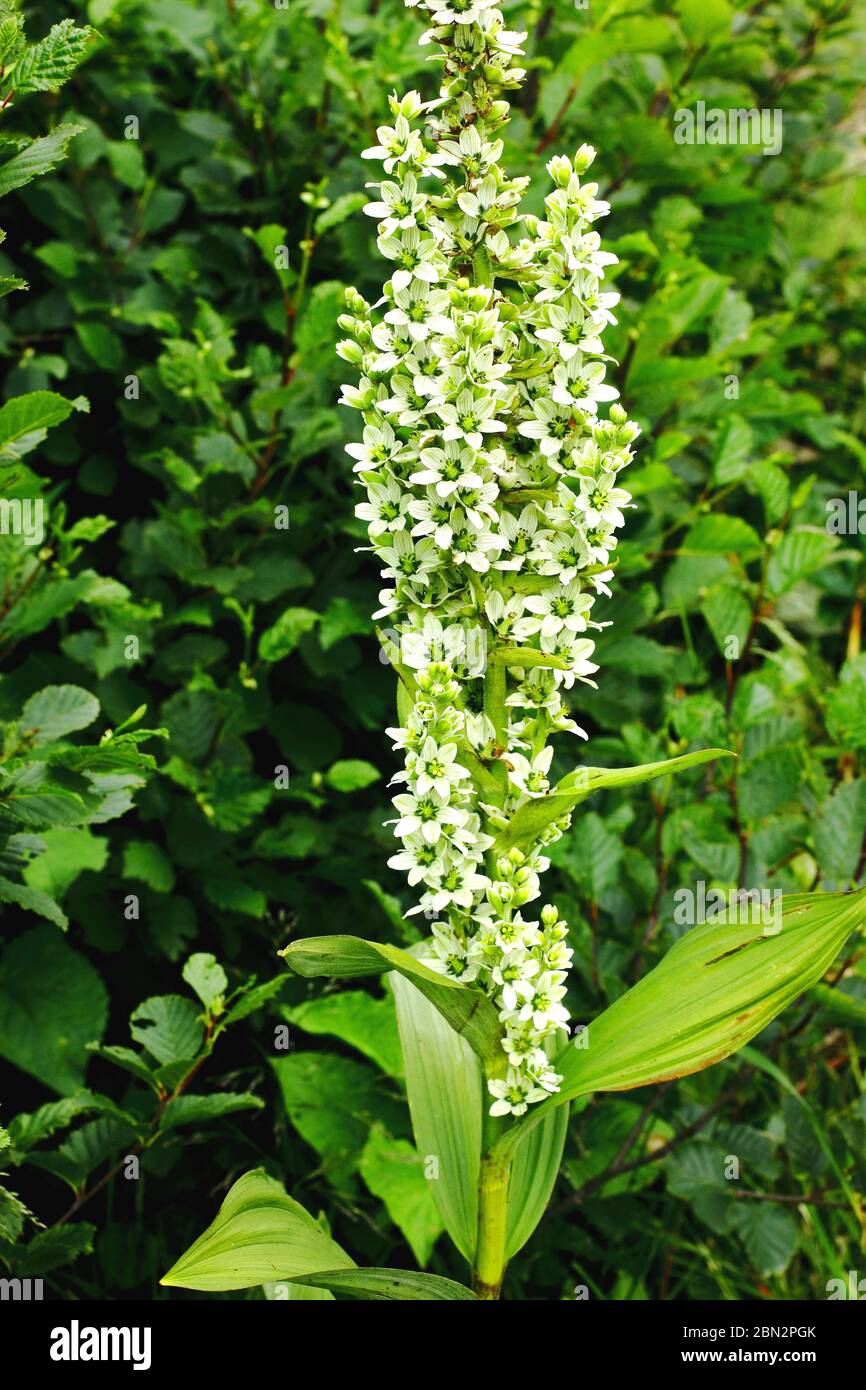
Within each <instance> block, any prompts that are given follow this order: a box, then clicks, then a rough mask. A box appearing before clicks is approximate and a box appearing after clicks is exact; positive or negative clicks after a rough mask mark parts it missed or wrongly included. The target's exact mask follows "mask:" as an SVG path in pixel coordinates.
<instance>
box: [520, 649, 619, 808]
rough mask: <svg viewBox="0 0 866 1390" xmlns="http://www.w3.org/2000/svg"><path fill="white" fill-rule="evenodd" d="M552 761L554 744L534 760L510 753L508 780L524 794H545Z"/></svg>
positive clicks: (549, 745) (531, 795)
mask: <svg viewBox="0 0 866 1390" xmlns="http://www.w3.org/2000/svg"><path fill="white" fill-rule="evenodd" d="M595 669H596V670H597V669H598V668H597V667H596V668H595ZM552 761H553V745H552V744H548V745H547V747H546V748H542V750H541V752H540V753H536V755H535V757H534V758H533V759H532V761H530V760H529V758H525V757H524V756H523V754H522V753H509V754H508V758H507V762H506V766H507V767H508V780H509V782H510V783H511V784H512V786H515V787H517V789H518V791H520V792H521V793H522V794H523V795H524V796H530V797H533V796H544V793H545V792H546V791H547V790H548V789H549V787H550V783H549V781H548V780H547V774H548V772H549V771H550V764H551V762H552Z"/></svg>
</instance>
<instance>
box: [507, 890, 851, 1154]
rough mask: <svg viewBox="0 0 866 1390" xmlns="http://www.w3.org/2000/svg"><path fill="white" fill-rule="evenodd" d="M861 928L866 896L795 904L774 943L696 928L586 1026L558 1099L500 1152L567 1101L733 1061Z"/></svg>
mask: <svg viewBox="0 0 866 1390" xmlns="http://www.w3.org/2000/svg"><path fill="white" fill-rule="evenodd" d="M864 920H866V889H862V890H861V891H860V892H858V893H847V894H846V893H811V894H809V893H804V894H798V895H796V896H791V897H789V898H787V899H786V901H785V902H784V904H783V910H782V925H781V929H780V930H779V931H778V933H776V934H769V933H763V932H762V931H761V929H760V926H755V925H752V924H749V923H745V924H736V925H734V924H720V923H717V922H708V923H705V924H704V925H703V926H699V927H694V928H693V929H692V930H691V931H690V932H688V933H687V934H686V935H685V936H684V937H682V938H681V939H680V940H679V941H678V942H677V943H676V945H675V946H674V947H673V948H672V949H671V950H670V951H669V952H668V954H667V955H666V956H665V958H664V960H663V961H662V962H661V964H660V965H658V966H657V967H656V969H655V970H653V971H651V972H650V974H649V975H646V976H645V977H644V979H642V980H641V981H640V982H639V983H638V984H637V985H635V986H634V988H633V989H630V990H629V991H628V993H627V994H624V995H623V996H622V997H621V998H620V999H617V1000H616V1002H615V1003H614V1004H612V1005H611V1006H610V1008H609V1009H606V1010H605V1011H604V1013H603V1014H601V1015H600V1017H599V1018H597V1019H595V1020H594V1021H593V1022H592V1023H591V1024H590V1026H589V1034H588V1038H587V1040H586V1041H587V1046H586V1047H585V1048H575V1047H574V1046H569V1047H567V1048H565V1049H563V1051H562V1052H560V1053H559V1054H558V1056H557V1057H556V1059H555V1061H554V1065H555V1067H556V1069H557V1071H558V1072H560V1073H561V1075H562V1077H563V1083H562V1088H561V1090H560V1091H559V1093H558V1094H557V1095H556V1096H553V1097H551V1099H550V1100H549V1101H544V1102H542V1104H541V1105H540V1106H537V1107H536V1108H535V1110H534V1111H530V1113H529V1114H528V1115H527V1116H526V1117H525V1119H522V1120H520V1121H518V1123H517V1124H516V1125H515V1126H514V1128H513V1129H511V1130H510V1131H509V1132H508V1133H507V1134H506V1135H505V1136H504V1139H503V1140H502V1141H500V1142H501V1145H502V1148H503V1150H508V1149H511V1148H513V1146H514V1145H515V1144H517V1143H519V1142H520V1140H521V1138H522V1137H523V1136H525V1135H526V1134H528V1133H529V1132H530V1130H531V1129H532V1128H533V1127H534V1126H535V1125H536V1124H538V1123H540V1122H541V1120H542V1119H543V1118H544V1117H545V1114H546V1113H547V1112H548V1111H549V1110H550V1109H553V1108H554V1107H555V1106H556V1105H561V1104H562V1103H563V1102H564V1101H566V1100H570V1099H573V1098H574V1097H576V1096H580V1095H585V1094H587V1093H588V1092H590V1091H625V1090H629V1089H631V1088H632V1087H634V1086H647V1085H651V1084H654V1083H657V1082H660V1081H668V1080H671V1079H672V1078H675V1077H679V1076H688V1075H689V1073H691V1072H696V1071H701V1070H702V1069H703V1068H704V1067H708V1066H711V1065H712V1064H713V1062H719V1061H721V1060H722V1058H724V1057H728V1056H729V1055H730V1054H731V1053H732V1052H736V1051H737V1049H738V1048H740V1047H742V1046H743V1044H744V1043H747V1042H748V1041H749V1039H750V1038H753V1037H754V1036H755V1035H756V1033H759V1032H760V1031H761V1029H763V1028H765V1027H766V1026H767V1024H768V1023H770V1022H771V1021H772V1019H774V1018H775V1017H776V1015H777V1014H779V1013H781V1012H782V1010H783V1009H784V1008H785V1007H786V1006H787V1005H788V1004H790V1003H791V1002H792V1001H793V1000H794V999H796V998H797V996H798V995H800V994H802V993H803V992H804V991H805V990H808V989H810V988H811V987H812V986H813V985H814V984H815V983H816V982H817V981H818V980H820V978H821V976H822V975H823V974H824V972H825V970H827V969H828V967H829V966H830V965H831V964H832V962H833V960H834V958H835V956H836V954H837V953H838V951H839V950H840V948H841V947H842V945H843V944H844V942H845V941H846V939H847V938H848V936H849V935H850V933H851V932H852V931H854V930H855V928H857V927H859V926H861V925H862V924H863V922H864Z"/></svg>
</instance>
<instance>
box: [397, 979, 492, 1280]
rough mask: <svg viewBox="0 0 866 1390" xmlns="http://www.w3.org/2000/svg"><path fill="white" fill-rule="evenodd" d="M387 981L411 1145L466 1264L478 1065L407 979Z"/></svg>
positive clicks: (475, 1164)
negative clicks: (391, 993) (411, 1132)
mask: <svg viewBox="0 0 866 1390" xmlns="http://www.w3.org/2000/svg"><path fill="white" fill-rule="evenodd" d="M410 959H411V957H410ZM391 983H392V987H393V990H394V1000H395V1003H396V1005H397V1024H398V1027H399V1029H400V1041H401V1043H402V1046H403V1062H404V1065H405V1068H406V1091H407V1094H408V1097H409V1110H410V1113H411V1115H412V1128H413V1130H414V1133H415V1143H416V1145H417V1148H418V1153H419V1155H420V1157H421V1160H422V1162H423V1163H424V1166H425V1174H426V1173H430V1174H431V1176H429V1177H428V1183H429V1186H430V1190H431V1192H432V1194H433V1200H434V1201H435V1203H436V1206H437V1208H438V1210H439V1214H440V1216H441V1217H442V1222H443V1224H444V1226H445V1229H446V1231H447V1232H448V1234H449V1235H450V1237H451V1239H452V1240H453V1241H454V1244H455V1245H456V1246H457V1249H458V1250H459V1251H460V1253H461V1255H463V1256H464V1257H465V1258H466V1259H467V1260H468V1261H469V1262H470V1263H471V1262H472V1258H473V1255H474V1253H475V1242H476V1238H477V1226H478V1192H477V1188H478V1173H479V1169H480V1166H481V1106H482V1094H483V1093H482V1086H483V1081H482V1072H481V1066H480V1064H479V1061H478V1058H477V1057H476V1056H475V1053H474V1052H473V1051H472V1049H471V1047H470V1046H469V1044H468V1043H467V1042H465V1041H464V1039H463V1038H461V1037H458V1035H457V1034H456V1033H455V1032H454V1030H453V1029H452V1028H450V1027H449V1026H448V1024H447V1023H446V1021H445V1019H444V1018H443V1017H442V1015H441V1014H440V1013H438V1012H437V1011H436V1009H435V1008H434V1007H433V1005H432V1004H431V1003H429V1001H428V1000H427V999H425V998H424V997H423V995H421V994H419V993H418V990H417V989H415V988H414V987H413V985H412V984H410V983H409V981H408V979H404V978H402V977H401V976H400V975H394V976H393V977H392V981H391ZM431 1159H432V1160H435V1163H431V1162H430V1160H431ZM433 1175H435V1176H433Z"/></svg>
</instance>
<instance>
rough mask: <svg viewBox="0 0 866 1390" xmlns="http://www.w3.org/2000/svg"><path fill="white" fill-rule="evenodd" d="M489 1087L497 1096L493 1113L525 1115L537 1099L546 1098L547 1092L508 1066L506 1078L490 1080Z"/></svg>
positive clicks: (493, 1094) (491, 1109) (491, 1108)
mask: <svg viewBox="0 0 866 1390" xmlns="http://www.w3.org/2000/svg"><path fill="white" fill-rule="evenodd" d="M487 1089H488V1091H489V1092H490V1094H491V1095H492V1096H494V1097H495V1100H494V1102H493V1104H492V1105H491V1107H490V1113H491V1115H525V1114H526V1111H527V1109H528V1108H529V1106H530V1105H532V1104H533V1103H534V1102H535V1101H538V1100H546V1098H547V1092H546V1091H545V1090H544V1089H543V1088H542V1087H541V1086H537V1085H536V1084H535V1082H534V1081H533V1080H532V1079H531V1078H530V1077H528V1076H524V1075H523V1074H522V1073H521V1072H518V1071H517V1070H516V1069H515V1068H514V1067H509V1068H508V1075H507V1076H506V1078H505V1080H502V1081H501V1080H499V1079H495V1080H493V1081H488V1083H487Z"/></svg>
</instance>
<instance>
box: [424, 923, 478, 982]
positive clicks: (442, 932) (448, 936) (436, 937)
mask: <svg viewBox="0 0 866 1390" xmlns="http://www.w3.org/2000/svg"><path fill="white" fill-rule="evenodd" d="M430 950H431V954H430V955H428V956H427V957H426V958H425V961H424V964H425V965H429V966H430V969H431V970H436V971H438V972H439V974H440V975H447V976H448V977H449V978H450V979H452V980H460V982H461V983H462V984H464V985H466V984H469V983H470V982H471V981H472V980H474V979H475V977H476V976H477V974H478V966H477V965H476V964H475V963H474V962H473V961H472V960H470V959H469V957H468V955H467V953H466V947H465V946H464V945H463V943H462V941H461V940H460V938H459V937H458V936H455V934H454V933H453V932H450V931H449V930H448V929H447V927H443V926H442V925H441V924H440V923H438V922H437V923H436V925H435V926H434V928H433V941H432V943H431V947H430Z"/></svg>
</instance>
